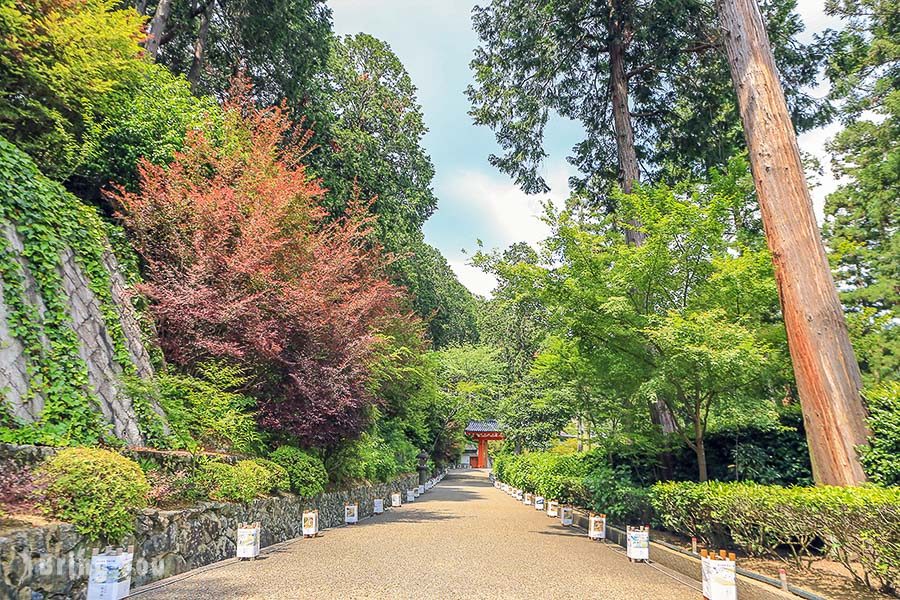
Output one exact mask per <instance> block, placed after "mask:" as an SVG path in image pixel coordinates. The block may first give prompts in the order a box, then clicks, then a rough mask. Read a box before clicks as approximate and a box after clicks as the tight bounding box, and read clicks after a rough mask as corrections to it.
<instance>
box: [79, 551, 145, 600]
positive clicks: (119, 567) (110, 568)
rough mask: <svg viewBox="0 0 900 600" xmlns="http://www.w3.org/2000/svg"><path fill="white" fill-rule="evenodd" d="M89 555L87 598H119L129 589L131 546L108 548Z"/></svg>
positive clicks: (93, 599)
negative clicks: (101, 552) (125, 548)
mask: <svg viewBox="0 0 900 600" xmlns="http://www.w3.org/2000/svg"><path fill="white" fill-rule="evenodd" d="M107 550H108V551H107V552H104V553H103V554H96V552H97V551H96V550H94V552H95V554H94V555H93V556H91V570H90V574H89V576H88V589H87V600H119V598H124V597H125V596H127V595H128V592H129V591H130V590H131V564H132V562H133V561H134V552H132V550H133V549H132V548H129V549H128V551H127V552H126V551H124V550H122V549H117V550H109V549H107Z"/></svg>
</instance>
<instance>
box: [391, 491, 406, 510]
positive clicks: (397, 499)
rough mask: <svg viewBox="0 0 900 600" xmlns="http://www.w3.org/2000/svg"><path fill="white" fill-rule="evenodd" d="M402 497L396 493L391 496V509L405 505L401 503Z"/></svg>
mask: <svg viewBox="0 0 900 600" xmlns="http://www.w3.org/2000/svg"><path fill="white" fill-rule="evenodd" d="M400 496H401V494H400V492H394V493H393V494H391V508H393V507H395V506H402V505H403V503H402V502H401V501H400Z"/></svg>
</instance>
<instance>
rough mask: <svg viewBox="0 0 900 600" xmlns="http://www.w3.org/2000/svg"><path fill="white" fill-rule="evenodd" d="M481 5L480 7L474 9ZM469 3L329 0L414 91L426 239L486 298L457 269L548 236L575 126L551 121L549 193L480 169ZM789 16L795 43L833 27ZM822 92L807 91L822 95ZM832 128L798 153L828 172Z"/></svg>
mask: <svg viewBox="0 0 900 600" xmlns="http://www.w3.org/2000/svg"><path fill="white" fill-rule="evenodd" d="M485 1H486V0H483V1H482V2H480V3H481V4H483V3H484V2H485ZM475 4H477V3H476V2H472V1H469V0H332V1H331V2H329V5H330V6H331V8H332V11H333V13H334V29H335V31H336V32H337V33H338V34H340V35H344V34H353V33H358V32H360V31H364V32H366V33H369V34H371V35H374V36H375V37H377V38H379V39H382V40H384V41H386V42H387V43H388V44H390V46H391V48H392V49H393V51H394V52H395V53H396V54H397V56H398V57H399V58H400V60H401V61H402V62H403V64H404V65H405V66H406V69H407V70H408V71H409V74H410V77H412V80H413V83H414V84H415V85H416V87H417V88H418V99H419V103H420V104H421V105H422V108H423V111H424V113H425V123H426V125H427V126H428V129H429V132H428V134H427V135H426V136H425V140H424V145H425V148H426V149H427V151H428V153H429V154H430V155H431V159H432V161H433V162H434V166H435V172H436V174H435V179H434V189H435V193H436V194H437V197H438V199H439V204H438V210H437V211H436V212H435V214H434V215H433V216H432V217H431V219H429V220H428V222H427V223H426V224H425V237H426V239H427V240H428V242H429V243H431V244H433V245H434V246H437V247H438V248H439V249H440V250H441V252H443V253H444V256H446V257H447V260H448V261H449V262H450V266H451V267H453V269H454V271H455V272H456V274H457V276H458V277H459V279H460V281H462V283H463V284H465V285H466V286H467V287H468V288H469V289H470V290H472V291H473V292H475V293H478V294H483V295H487V294H489V293H490V290H491V288H492V287H493V280H492V279H491V278H490V277H489V276H487V275H485V274H483V273H481V272H480V271H478V270H477V269H475V268H473V267H470V266H468V265H467V264H466V262H467V260H468V256H467V255H466V253H465V252H466V251H468V252H469V253H471V252H472V251H474V250H475V248H476V241H477V240H479V239H480V240H482V241H483V242H484V245H485V246H486V247H487V248H494V247H498V248H503V247H506V246H508V245H509V244H512V243H513V242H517V241H523V240H524V241H527V242H530V243H533V244H534V243H537V242H538V241H539V240H540V239H542V238H543V237H544V235H545V234H546V233H547V230H546V228H545V226H544V225H543V224H542V223H541V222H540V221H539V219H538V213H539V210H540V205H541V203H542V201H544V200H545V199H548V198H549V199H551V200H553V201H554V202H561V201H563V200H564V199H565V197H566V196H567V195H568V192H567V189H566V181H567V179H568V176H569V174H570V173H571V172H572V169H571V167H570V166H569V165H568V163H567V162H566V160H565V157H566V156H567V154H568V151H569V149H570V148H571V147H572V144H573V143H574V142H575V141H577V140H578V139H579V133H578V127H577V125H575V124H573V123H567V122H564V121H562V120H559V121H557V122H553V123H551V125H550V127H549V129H548V132H547V133H548V135H547V140H546V148H547V151H548V154H549V157H548V159H547V161H546V163H545V165H544V167H543V170H544V175H545V178H546V179H547V181H548V182H549V184H550V187H551V191H550V192H549V193H548V194H543V195H538V196H527V195H526V194H524V193H522V192H521V191H520V190H519V189H518V188H517V187H516V185H515V184H514V183H513V182H512V181H511V180H510V179H509V178H508V177H507V176H506V175H503V174H502V173H500V172H498V171H497V170H496V169H495V168H493V167H491V165H489V164H488V162H487V157H488V155H489V154H490V153H492V152H495V151H496V150H497V146H496V144H495V142H494V135H493V132H492V131H490V130H489V129H488V128H485V127H476V126H475V125H474V124H473V123H472V119H471V117H469V115H468V114H467V113H468V109H469V103H468V100H467V99H466V97H465V94H464V90H465V88H466V86H467V85H468V84H469V83H470V82H471V80H472V76H471V72H470V70H469V61H470V60H471V58H472V51H473V49H474V48H475V46H476V44H477V41H478V40H477V36H476V35H475V33H474V32H473V31H472V29H471V20H470V18H471V17H470V16H471V11H472V7H473V6H474V5H475ZM798 10H799V12H800V14H801V16H802V17H803V19H804V22H805V23H806V26H807V31H806V32H805V34H804V36H803V37H804V38H808V37H809V36H811V35H812V33H813V32H818V31H821V30H823V29H825V28H826V27H837V26H838V24H839V23H838V22H837V21H835V20H833V19H830V18H829V17H827V16H826V15H824V13H823V11H822V8H821V2H819V1H818V0H799V2H798ZM826 92H827V87H825V86H824V85H823V86H820V87H819V88H817V89H816V90H814V91H813V93H815V94H816V95H820V96H821V95H824V94H825V93H826ZM838 129H839V128H838V127H837V126H836V125H831V126H828V127H825V128H821V129H819V130H816V131H812V132H808V133H806V134H804V135H802V136H801V137H800V146H801V148H802V149H803V150H805V151H807V152H811V153H813V154H815V155H817V156H819V157H820V160H822V162H823V165H824V166H826V167H827V156H826V153H825V151H824V148H823V145H824V143H825V140H826V139H828V138H830V137H831V136H833V135H834V133H836V131H837V130H838ZM833 188H834V181H833V180H832V178H831V176H830V173H828V172H826V174H825V176H824V177H823V178H822V179H821V185H820V186H819V187H818V188H816V189H814V190H813V196H814V204H815V205H816V207H817V209H818V210H817V212H819V213H821V206H822V203H823V200H824V197H825V195H826V194H827V193H828V192H829V191H831V190H832V189H833Z"/></svg>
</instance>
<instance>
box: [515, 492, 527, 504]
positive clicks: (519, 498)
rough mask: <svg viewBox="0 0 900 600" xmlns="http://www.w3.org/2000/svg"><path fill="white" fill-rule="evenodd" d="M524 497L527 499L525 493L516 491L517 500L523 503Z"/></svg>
mask: <svg viewBox="0 0 900 600" xmlns="http://www.w3.org/2000/svg"><path fill="white" fill-rule="evenodd" d="M524 497H525V492H523V491H522V490H516V500H518V501H519V502H521V501H522V499H523V498H524Z"/></svg>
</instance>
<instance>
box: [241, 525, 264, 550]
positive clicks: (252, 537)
mask: <svg viewBox="0 0 900 600" xmlns="http://www.w3.org/2000/svg"><path fill="white" fill-rule="evenodd" d="M259 533H260V527H259V523H241V524H240V525H238V530H237V557H238V558H256V557H257V556H259Z"/></svg>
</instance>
